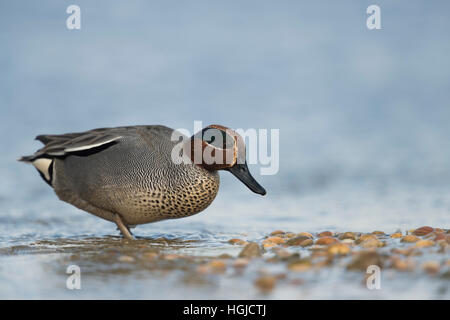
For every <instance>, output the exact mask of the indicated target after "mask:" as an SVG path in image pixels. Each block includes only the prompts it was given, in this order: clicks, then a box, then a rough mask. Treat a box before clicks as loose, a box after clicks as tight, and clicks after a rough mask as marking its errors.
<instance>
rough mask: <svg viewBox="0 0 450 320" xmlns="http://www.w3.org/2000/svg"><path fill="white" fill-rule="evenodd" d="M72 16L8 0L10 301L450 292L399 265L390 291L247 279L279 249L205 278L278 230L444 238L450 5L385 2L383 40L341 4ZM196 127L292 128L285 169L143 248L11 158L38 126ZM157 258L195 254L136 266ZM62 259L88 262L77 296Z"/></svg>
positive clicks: (449, 212)
mask: <svg viewBox="0 0 450 320" xmlns="http://www.w3.org/2000/svg"><path fill="white" fill-rule="evenodd" d="M69 4H71V3H70V2H67V3H62V2H61V3H55V2H54V1H39V3H38V2H29V1H28V2H23V1H14V2H11V1H10V2H2V3H1V4H0V30H1V31H0V44H1V48H2V50H0V69H1V70H2V75H1V77H0V108H1V109H0V112H1V117H0V124H1V125H0V135H1V136H2V137H3V138H2V139H1V140H0V149H1V150H2V156H1V157H0V177H1V178H0V180H1V181H0V297H1V298H31V299H34V298H161V299H169V298H185V297H190V298H213V299H214V298H259V297H262V298H286V299H297V298H312V299H314V298H361V299H364V298H380V299H384V298H400V299H403V298H405V299H408V298H448V297H449V296H448V294H449V293H448V292H449V291H448V280H447V281H444V280H443V279H442V278H440V277H432V276H428V275H424V274H423V273H420V272H419V273H417V272H416V273H414V272H413V273H398V272H391V271H390V270H387V271H386V273H385V279H386V280H387V281H383V284H382V290H376V291H370V290H367V288H365V286H364V285H362V280H363V278H364V275H363V274H362V273H360V272H346V271H345V269H344V268H342V267H341V266H340V265H339V264H336V265H333V266H332V267H330V268H325V269H321V270H319V271H314V272H308V273H306V274H301V275H296V276H295V277H299V278H301V279H302V281H303V283H302V285H291V284H289V281H290V280H292V279H287V280H286V281H284V282H282V283H281V284H280V285H279V286H277V287H276V289H275V290H273V291H271V293H269V294H262V293H261V292H260V291H259V290H258V289H257V288H255V286H254V283H253V282H254V279H255V278H256V277H257V275H258V274H259V273H260V272H261V270H266V269H267V272H269V273H278V272H284V271H283V270H285V268H284V266H283V265H279V264H275V265H272V264H268V263H267V262H266V261H265V260H264V259H267V257H269V256H270V254H271V253H270V252H268V253H266V254H265V256H264V259H262V260H258V261H254V262H252V263H251V264H249V266H248V268H247V269H246V271H245V272H244V273H243V274H241V275H236V274H234V272H233V271H232V270H233V268H228V269H227V272H226V273H225V274H221V275H207V276H205V277H203V276H199V275H198V274H197V272H196V271H195V270H196V266H197V264H199V263H201V261H202V260H201V259H211V257H215V256H219V255H221V254H224V253H227V254H230V255H232V256H233V257H235V256H236V255H237V254H238V252H239V251H240V247H238V246H232V245H230V244H229V243H228V240H230V239H231V238H241V239H246V240H249V241H260V240H262V239H263V237H264V236H266V235H267V234H268V233H270V232H271V231H273V230H275V229H282V230H285V231H292V232H301V231H308V232H311V233H316V232H319V231H323V230H331V231H333V232H338V231H341V232H342V231H349V230H350V231H357V232H371V231H374V230H382V231H384V232H386V233H392V232H394V231H396V230H398V229H400V230H401V231H403V232H405V231H406V230H410V229H413V228H416V227H419V226H423V225H430V226H433V227H440V228H443V229H447V228H449V227H450V219H449V217H450V185H449V181H450V163H449V159H450V139H448V137H449V136H450V126H448V119H450V108H448V101H449V100H450V92H449V90H448V88H449V87H450V77H449V74H450V65H449V60H448V57H447V52H448V51H449V49H450V42H449V41H448V37H444V36H442V35H443V34H446V33H445V32H444V31H445V30H450V20H449V19H448V16H447V12H448V11H449V10H448V9H449V4H448V2H447V1H442V2H439V4H436V5H434V6H433V7H430V6H427V5H426V4H425V3H419V2H417V3H415V4H411V3H410V2H408V1H406V0H405V1H396V2H395V3H394V2H392V1H381V0H380V1H378V4H379V5H380V6H381V8H382V10H383V19H384V20H383V30H381V31H380V32H377V31H375V32H371V31H368V30H367V29H366V28H365V18H366V16H365V10H366V6H365V4H364V3H357V4H351V3H350V2H349V3H339V4H338V3H336V2H335V1H328V2H326V4H323V3H321V4H316V3H314V2H312V1H310V2H299V1H287V2H285V3H284V4H283V5H279V4H275V3H269V2H267V3H264V4H261V2H260V1H248V2H246V4H242V2H240V1H228V2H227V4H225V3H219V2H214V3H211V2H210V1H196V2H192V3H191V2H190V3H189V4H187V3H186V4H183V5H180V4H178V3H177V4H176V5H174V4H173V3H170V1H169V2H162V1H161V2H159V1H152V2H148V1H134V2H133V4H128V3H127V4H125V3H124V2H122V1H95V2H82V3H80V6H81V8H82V12H83V18H82V19H83V22H82V30H81V31H80V32H72V31H68V30H66V29H65V24H64V22H65V18H66V14H65V9H66V7H67V5H69ZM447 34H448V32H447ZM194 120H202V121H203V123H204V125H207V124H210V123H221V124H224V125H227V126H229V127H232V128H266V129H271V128H276V129H280V171H279V172H278V174H276V175H274V176H260V175H259V172H258V169H259V166H251V168H250V170H251V171H252V172H253V174H254V176H255V178H256V179H257V180H258V181H259V182H260V183H261V184H262V185H263V186H264V187H265V188H266V189H267V191H268V194H267V196H266V197H260V196H258V195H255V194H252V193H251V192H250V191H248V190H247V189H246V188H245V186H243V185H242V184H241V183H240V182H239V181H237V180H236V179H235V178H234V177H232V176H231V175H230V174H229V173H227V172H224V173H223V174H222V175H221V179H222V181H221V190H220V192H219V195H218V197H217V198H216V200H215V201H214V203H213V204H212V205H211V206H210V207H209V208H208V209H207V210H205V211H204V212H202V213H200V214H198V215H196V216H194V217H189V218H185V219H180V220H172V221H163V222H158V223H155V224H149V225H145V226H138V227H137V228H136V229H134V230H133V232H134V233H135V235H137V236H138V237H140V238H139V239H140V240H139V241H138V242H137V243H128V242H126V241H122V240H120V239H118V238H117V235H118V232H117V231H116V230H115V226H114V225H113V224H112V223H109V222H106V221H102V220H100V219H98V218H96V217H93V216H91V215H89V214H87V213H85V212H82V211H80V210H78V209H76V208H74V207H72V206H70V205H68V204H65V203H62V202H60V201H59V200H58V199H57V197H56V196H55V195H54V194H53V192H52V190H51V189H50V188H49V187H48V186H47V185H46V184H45V183H44V182H43V181H41V179H40V177H39V176H38V174H37V173H36V172H35V170H34V169H32V168H31V167H30V166H26V165H24V164H22V163H18V162H17V161H16V159H17V158H19V157H20V156H22V155H25V154H30V153H32V152H34V151H35V150H36V149H37V148H38V147H39V146H40V144H39V143H37V142H35V141H33V140H32V139H33V138H34V136H36V135H37V134H44V133H64V132H74V131H83V130H88V129H92V128H98V127H105V126H106V127H107V126H121V125H133V124H164V125H167V126H170V127H173V128H186V129H189V130H191V131H192V127H193V121H194ZM158 239H161V240H158ZM162 239H164V240H162ZM141 246H142V247H141ZM145 250H150V251H151V250H158V251H160V252H162V253H163V254H171V253H176V254H182V255H188V256H191V257H192V259H193V262H192V261H191V262H186V261H184V260H183V261H181V262H179V261H178V262H174V261H165V260H164V261H165V262H164V261H163V262H161V264H158V263H156V264H155V265H154V264H152V263H146V262H142V261H141V258H140V256H139V254H141V253H142V251H145ZM301 254H302V255H308V254H309V251H308V250H303V251H302V252H301ZM122 255H125V256H128V255H130V256H132V257H134V259H135V260H134V263H125V262H120V261H118V259H119V257H120V256H122ZM435 258H436V257H435V256H434V253H432V252H427V253H425V254H424V256H423V257H422V258H421V259H423V260H426V259H430V260H433V259H435ZM439 258H442V256H439ZM444 258H445V256H444ZM342 263H344V262H342ZM69 264H78V265H80V267H81V269H82V274H83V278H82V290H67V289H66V287H65V281H66V278H67V274H66V273H65V270H66V268H67V266H68V265H69ZM290 276H291V275H289V276H288V277H290ZM294 282H295V281H294Z"/></svg>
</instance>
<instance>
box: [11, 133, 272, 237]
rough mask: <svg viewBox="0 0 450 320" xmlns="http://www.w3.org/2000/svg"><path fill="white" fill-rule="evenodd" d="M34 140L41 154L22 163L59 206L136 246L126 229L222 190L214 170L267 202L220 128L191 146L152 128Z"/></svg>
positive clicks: (233, 139) (198, 207)
mask: <svg viewBox="0 0 450 320" xmlns="http://www.w3.org/2000/svg"><path fill="white" fill-rule="evenodd" d="M174 136H175V137H176V136H178V137H179V138H178V139H180V140H176V139H175V141H174V138H173V137H174ZM36 140H39V141H41V142H42V143H43V144H44V147H43V148H41V149H39V150H38V151H36V153H35V154H33V155H31V156H25V157H22V158H21V159H19V160H20V161H24V162H27V163H31V164H32V165H34V167H35V168H36V169H37V170H38V172H39V174H40V175H41V177H42V178H43V179H44V180H45V181H46V182H47V183H48V184H49V185H50V186H51V187H52V188H53V189H54V191H55V193H56V195H57V196H58V197H59V199H61V200H62V201H65V202H68V203H70V204H72V205H74V206H75V207H77V208H79V209H82V210H84V211H87V212H89V213H91V214H94V215H96V216H98V217H100V218H103V219H106V220H108V221H111V222H114V223H116V224H117V227H118V229H119V230H120V232H121V233H122V235H123V236H124V237H125V238H128V239H132V238H133V236H132V234H131V232H130V227H131V226H135V225H138V224H145V223H151V222H155V221H159V220H165V219H176V218H183V217H187V216H191V215H194V214H196V213H199V212H201V211H202V210H204V209H205V208H207V207H208V206H209V205H210V204H211V202H212V201H213V200H214V198H215V197H216V195H217V192H218V190H219V183H220V180H219V174H218V170H227V171H229V172H231V173H232V174H234V175H235V176H236V177H237V178H238V179H239V180H241V181H242V182H243V183H244V184H245V185H246V186H247V187H248V188H249V189H250V190H252V191H253V192H255V193H258V194H261V195H265V194H266V191H265V190H264V188H263V187H262V186H260V185H259V184H258V182H256V181H255V179H254V178H253V177H252V176H251V174H250V172H249V170H248V167H247V163H246V161H245V157H246V155H245V143H244V140H243V139H242V137H241V136H240V135H239V134H237V133H236V132H235V131H233V130H231V129H229V128H227V127H224V126H220V125H210V126H208V127H206V128H204V129H203V130H201V131H200V132H198V133H196V134H194V135H193V136H192V137H191V138H188V137H186V136H184V135H182V134H181V133H179V132H178V131H175V130H174V129H171V128H168V127H165V126H160V125H150V126H128V127H116V128H101V129H94V130H90V131H86V132H79V133H67V134H62V135H39V136H37V137H36ZM180 141H181V142H180ZM180 160H182V161H180Z"/></svg>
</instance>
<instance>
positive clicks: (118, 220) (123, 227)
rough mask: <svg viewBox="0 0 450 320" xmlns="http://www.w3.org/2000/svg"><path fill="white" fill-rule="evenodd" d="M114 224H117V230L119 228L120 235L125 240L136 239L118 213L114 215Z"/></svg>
mask: <svg viewBox="0 0 450 320" xmlns="http://www.w3.org/2000/svg"><path fill="white" fill-rule="evenodd" d="M114 222H115V223H116V225H117V228H119V230H120V233H121V234H122V236H123V237H124V238H125V239H128V240H133V239H134V237H133V235H132V234H131V232H130V229H128V227H127V226H126V225H125V224H124V223H123V221H122V218H121V217H120V216H119V215H118V214H117V213H115V214H114Z"/></svg>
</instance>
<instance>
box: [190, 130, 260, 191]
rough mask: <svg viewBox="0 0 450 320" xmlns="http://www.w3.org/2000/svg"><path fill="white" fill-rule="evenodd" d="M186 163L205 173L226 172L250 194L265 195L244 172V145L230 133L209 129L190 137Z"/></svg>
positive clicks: (246, 167)
mask: <svg viewBox="0 0 450 320" xmlns="http://www.w3.org/2000/svg"><path fill="white" fill-rule="evenodd" d="M188 149H189V150H188V154H189V156H190V159H191V160H192V161H193V162H194V163H195V164H197V165H200V166H201V167H203V168H205V169H206V170H211V171H214V170H227V171H229V172H231V173H232V174H233V175H234V176H235V177H237V178H238V179H239V180H241V181H242V182H243V183H244V184H245V185H246V186H247V187H248V188H249V189H250V190H252V191H253V192H255V193H258V194H261V195H265V194H266V190H265V189H264V188H263V187H262V186H261V185H260V184H259V183H258V182H256V180H255V179H254V178H253V177H252V175H251V174H250V172H249V170H248V166H247V162H246V155H245V142H244V139H242V137H241V136H240V135H239V134H238V133H236V132H235V131H234V130H232V129H230V128H227V127H224V126H221V125H210V126H207V127H206V128H204V129H202V130H201V131H199V132H197V133H196V134H194V135H193V136H192V137H191V139H190V141H189V144H188Z"/></svg>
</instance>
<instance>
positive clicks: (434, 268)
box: [422, 261, 440, 275]
mask: <svg viewBox="0 0 450 320" xmlns="http://www.w3.org/2000/svg"><path fill="white" fill-rule="evenodd" d="M422 269H423V270H424V271H425V272H426V273H428V274H431V275H433V274H436V273H438V272H439V269H440V265H439V263H438V262H437V261H427V262H424V263H423V264H422Z"/></svg>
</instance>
